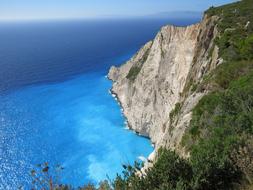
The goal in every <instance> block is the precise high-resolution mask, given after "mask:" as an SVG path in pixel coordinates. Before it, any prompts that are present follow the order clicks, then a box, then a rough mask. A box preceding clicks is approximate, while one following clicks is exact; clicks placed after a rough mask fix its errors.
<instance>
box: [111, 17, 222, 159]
mask: <svg viewBox="0 0 253 190" xmlns="http://www.w3.org/2000/svg"><path fill="white" fill-rule="evenodd" d="M217 19H218V18H216V17H211V18H207V17H206V16H205V17H204V18H203V20H202V22H201V23H199V24H195V25H191V26H188V27H175V26H165V27H163V28H162V29H161V31H160V32H159V33H158V34H157V36H156V37H155V39H154V40H153V41H150V42H148V43H147V44H146V45H145V46H144V47H143V48H141V49H140V51H139V52H138V53H137V54H136V55H135V56H134V57H133V58H132V59H131V60H129V61H128V62H126V63H125V64H123V65H122V66H120V67H118V68H116V67H114V66H113V67H111V69H110V71H109V74H108V77H109V79H111V80H112V81H113V87H112V90H111V91H112V93H113V94H115V95H116V96H117V98H118V100H119V102H120V104H121V106H122V108H123V113H124V115H125V117H126V119H127V122H128V126H129V128H130V129H132V130H134V131H136V132H138V133H139V134H140V135H143V136H147V137H149V138H150V139H151V141H152V142H153V143H154V144H155V149H156V150H157V149H158V148H159V147H161V146H167V147H169V148H171V149H175V150H176V151H178V152H179V153H181V155H183V156H187V155H186V153H185V152H184V151H183V150H182V147H180V142H181V138H182V136H183V134H184V131H185V129H186V128H187V126H188V125H189V122H190V120H191V110H192V109H193V108H194V106H195V105H196V104H197V103H198V101H199V100H200V99H201V97H203V95H204V94H205V93H206V91H203V92H200V93H195V92H193V90H192V84H194V83H195V84H196V83H198V82H200V81H201V80H202V78H203V76H204V75H205V74H206V73H208V72H210V71H211V70H212V69H214V68H215V67H216V66H217V65H218V64H219V63H220V62H221V60H219V59H218V48H217V47H216V46H215V45H214V43H213V40H214V38H215V37H216V36H217V35H218V32H217V30H216V25H215V23H216V20H217ZM177 103H178V105H179V104H180V110H179V112H178V113H177V114H176V115H175V117H174V118H173V120H172V118H171V117H170V113H171V112H172V111H173V110H174V108H175V106H176V104H177ZM152 158H154V154H152Z"/></svg>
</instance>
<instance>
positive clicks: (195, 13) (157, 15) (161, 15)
mask: <svg viewBox="0 0 253 190" xmlns="http://www.w3.org/2000/svg"><path fill="white" fill-rule="evenodd" d="M175 13H177V14H180V13H184V15H182V16H180V15H174V14H175ZM203 13H204V12H203V11H190V10H185V11H168V12H166V11H164V12H159V13H152V14H149V15H100V16H83V17H34V18H33V17H23V18H22V17H17V18H0V22H18V21H66V20H98V19H101V20H102V19H138V18H182V17H183V18H184V17H186V14H190V15H192V16H196V17H199V16H200V15H203ZM166 14H167V15H166ZM170 14H173V15H170Z"/></svg>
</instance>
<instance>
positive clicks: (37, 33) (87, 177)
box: [0, 20, 196, 190]
mask: <svg viewBox="0 0 253 190" xmlns="http://www.w3.org/2000/svg"><path fill="white" fill-rule="evenodd" d="M168 22H169V21H168V20H115V21H70V22H48V23H47V22H42V23H32V22H31V23H30V22H29V23H0V42H1V43H0V189H4V190H9V189H10V190H13V189H17V188H18V187H19V186H24V187H25V189H29V187H30V186H31V182H32V180H31V177H30V171H31V170H32V169H33V168H34V167H35V166H36V165H37V164H40V163H44V162H48V163H49V165H50V171H51V170H52V168H53V166H56V165H58V164H60V165H62V166H63V167H64V170H63V171H62V173H60V181H61V182H62V183H67V184H72V185H73V186H75V187H77V186H79V185H83V184H84V183H88V182H94V183H98V182H99V181H100V180H103V179H107V177H109V178H111V179H113V178H114V177H115V175H116V173H120V172H121V171H122V164H131V163H133V162H134V161H135V160H138V159H139V158H140V157H142V156H144V157H147V156H148V155H149V154H150V153H151V152H152V150H153V148H152V146H151V144H150V141H149V140H148V139H146V138H142V137H139V136H137V135H136V134H134V133H133V132H132V131H129V130H126V129H125V124H124V117H123V116H122V114H121V112H120V107H119V105H118V104H117V102H116V101H115V100H114V98H113V97H112V96H111V95H110V94H109V90H110V88H111V82H110V81H109V80H107V79H106V78H105V75H106V74H107V72H108V70H109V68H110V66H111V65H119V64H122V63H123V62H124V61H126V60H128V59H129V58H130V57H131V56H132V55H133V53H134V52H135V51H136V50H138V49H139V48H140V47H141V46H142V45H143V44H144V43H145V42H147V41H148V40H150V39H152V38H153V37H154V36H155V34H156V33H157V31H158V30H159V28H160V27H161V26H162V25H165V24H166V23H168ZM194 22H196V21H194V20H185V21H178V20H175V21H174V23H176V24H179V25H185V24H189V23H194ZM170 23H173V22H172V21H171V22H170Z"/></svg>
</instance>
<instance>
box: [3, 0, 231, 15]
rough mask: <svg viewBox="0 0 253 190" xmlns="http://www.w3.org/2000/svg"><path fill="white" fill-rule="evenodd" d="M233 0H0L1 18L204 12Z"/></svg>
mask: <svg viewBox="0 0 253 190" xmlns="http://www.w3.org/2000/svg"><path fill="white" fill-rule="evenodd" d="M229 2H233V0H0V19H50V18H54V19H55V18H83V17H88V18H90V17H105V16H111V17H117V16H143V15H150V14H156V13H160V12H169V11H203V10H205V9H207V8H208V7H210V6H212V5H214V6H216V5H221V4H225V3H229Z"/></svg>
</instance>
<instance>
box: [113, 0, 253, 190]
mask: <svg viewBox="0 0 253 190" xmlns="http://www.w3.org/2000/svg"><path fill="white" fill-rule="evenodd" d="M252 13H253V3H252V0H242V1H238V2H235V3H231V4H228V5H224V6H221V7H211V8H210V9H208V10H207V11H206V12H205V16H204V18H203V20H202V21H201V22H200V23H199V24H195V25H191V26H188V27H175V26H165V27H163V28H162V29H161V31H160V32H159V33H158V34H157V36H156V37H155V39H154V40H152V41H151V42H148V43H147V44H146V45H145V46H144V47H143V48H141V49H140V51H139V52H138V53H137V54H136V55H135V56H134V57H133V58H132V59H131V60H129V61H128V62H127V63H125V64H124V65H122V66H120V67H119V68H116V67H112V68H111V69H110V72H109V74H108V77H109V78H110V79H111V80H113V87H112V93H114V94H115V95H116V96H117V97H118V100H119V102H120V103H121V106H122V108H123V112H124V115H125V116H126V118H127V120H128V125H129V127H130V128H131V129H132V130H135V131H137V132H138V133H139V134H141V135H144V136H148V137H150V139H151V140H152V142H153V143H154V144H155V151H154V152H153V153H152V154H151V155H150V157H149V160H153V161H154V162H147V163H146V165H145V166H144V168H142V170H141V175H139V174H140V172H139V168H138V167H135V168H134V169H133V170H130V171H128V172H130V174H129V176H130V177H126V176H125V175H124V178H119V179H118V180H116V182H118V185H120V187H122V181H123V182H125V183H123V186H124V188H122V189H126V188H125V187H128V188H129V189H143V190H144V189H145V190H146V189H195V190H201V189H252V188H253V151H252V150H253V24H252V23H253V14H252ZM174 150H175V151H174ZM150 166H152V167H150ZM146 168H148V169H146ZM130 169H132V168H131V167H130ZM136 171H138V172H137V173H136ZM124 174H125V173H124ZM136 174H137V175H136ZM125 177H126V178H125ZM119 189H120V188H119Z"/></svg>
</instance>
